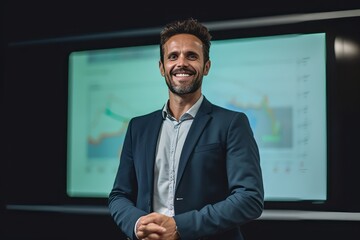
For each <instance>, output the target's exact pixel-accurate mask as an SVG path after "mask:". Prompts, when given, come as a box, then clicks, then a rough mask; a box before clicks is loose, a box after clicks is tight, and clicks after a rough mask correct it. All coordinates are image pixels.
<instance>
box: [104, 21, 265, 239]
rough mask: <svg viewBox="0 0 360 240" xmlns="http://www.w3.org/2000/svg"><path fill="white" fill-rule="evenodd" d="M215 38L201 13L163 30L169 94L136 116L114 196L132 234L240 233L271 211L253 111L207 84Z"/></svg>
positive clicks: (119, 217) (117, 213) (116, 211)
mask: <svg viewBox="0 0 360 240" xmlns="http://www.w3.org/2000/svg"><path fill="white" fill-rule="evenodd" d="M210 40H211V35H210V33H209V31H208V29H207V28H206V27H205V26H204V25H202V24H201V23H199V22H198V21H197V20H194V19H186V20H183V21H175V22H172V23H169V24H168V25H166V26H165V27H164V29H163V30H162V32H161V34H160V61H159V69H160V73H161V75H162V76H163V77H164V78H165V82H166V84H167V86H168V89H169V99H168V101H167V102H166V103H165V104H164V106H163V108H162V109H160V110H157V111H154V112H152V113H149V114H147V115H144V116H139V117H135V118H133V119H132V120H131V121H130V123H129V126H128V130H127V134H126V137H125V142H124V145H123V150H122V154H121V157H120V164H119V168H118V172H117V175H116V178H115V181H114V186H113V189H112V191H111V193H110V195H109V209H110V212H111V215H112V216H113V218H114V221H115V222H116V224H117V225H118V226H119V228H120V229H121V231H123V232H124V233H125V234H126V235H127V236H128V239H147V240H151V239H167V240H171V239H183V240H192V239H214V240H215V239H226V240H240V239H243V236H242V234H241V231H240V227H241V225H242V224H245V223H247V222H249V221H251V220H254V219H256V218H258V217H259V216H260V215H261V213H262V211H263V203H264V190H263V181H262V174H261V168H260V157H259V150H258V147H257V143H256V142H255V139H254V136H253V132H252V130H251V128H250V125H249V121H248V118H247V116H246V115H245V114H244V113H241V112H235V111H230V110H228V109H225V108H221V107H219V106H216V105H214V104H212V103H210V102H209V101H208V100H207V99H206V97H205V96H204V95H203V94H202V91H201V86H202V83H203V77H204V76H206V75H207V74H208V73H209V70H210V67H211V61H210V57H209V53H210V45H211V43H210ZM220 80H221V79H220Z"/></svg>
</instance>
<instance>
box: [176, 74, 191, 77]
mask: <svg viewBox="0 0 360 240" xmlns="http://www.w3.org/2000/svg"><path fill="white" fill-rule="evenodd" d="M175 76H177V77H188V76H190V75H189V74H186V73H178V74H176V75H175Z"/></svg>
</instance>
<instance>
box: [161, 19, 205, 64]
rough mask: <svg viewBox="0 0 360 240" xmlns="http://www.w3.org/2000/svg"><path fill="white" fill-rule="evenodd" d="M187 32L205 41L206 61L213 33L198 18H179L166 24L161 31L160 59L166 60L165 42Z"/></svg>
mask: <svg viewBox="0 0 360 240" xmlns="http://www.w3.org/2000/svg"><path fill="white" fill-rule="evenodd" d="M181 33H186V34H192V35H194V36H195V37H197V38H199V39H200V40H201V42H202V43H203V53H204V61H205V62H206V61H208V60H209V53H210V45H211V43H210V40H211V35H210V33H209V30H208V29H207V28H206V27H205V26H204V25H202V24H201V23H199V22H198V21H197V20H196V19H193V18H189V19H186V20H177V21H174V22H171V23H168V24H167V25H165V27H164V29H163V30H162V31H161V33H160V60H161V62H164V44H165V43H166V42H167V41H168V40H169V38H171V37H172V36H174V35H177V34H181Z"/></svg>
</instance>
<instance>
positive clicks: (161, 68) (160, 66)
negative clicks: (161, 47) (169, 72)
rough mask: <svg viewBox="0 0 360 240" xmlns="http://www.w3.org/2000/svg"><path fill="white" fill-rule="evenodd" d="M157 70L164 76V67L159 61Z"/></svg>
mask: <svg viewBox="0 0 360 240" xmlns="http://www.w3.org/2000/svg"><path fill="white" fill-rule="evenodd" d="M159 70H160V73H161V76H164V75H165V70H164V65H163V64H162V62H161V60H160V61H159Z"/></svg>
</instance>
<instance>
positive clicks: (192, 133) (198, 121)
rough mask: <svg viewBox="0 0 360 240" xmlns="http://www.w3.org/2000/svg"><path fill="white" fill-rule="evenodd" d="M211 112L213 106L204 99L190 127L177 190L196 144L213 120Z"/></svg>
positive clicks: (181, 159) (183, 152)
mask: <svg viewBox="0 0 360 240" xmlns="http://www.w3.org/2000/svg"><path fill="white" fill-rule="evenodd" d="M209 112H211V104H210V102H209V101H207V100H206V99H205V97H204V100H203V102H202V104H201V106H200V108H199V111H198V113H197V114H196V116H195V118H194V121H193V123H192V125H191V127H190V130H189V133H188V135H187V137H186V140H185V143H184V146H183V149H182V153H181V156H180V161H179V168H178V172H177V180H176V189H177V187H178V185H179V183H180V182H181V178H182V176H183V173H184V171H185V167H186V164H187V162H188V160H189V157H190V154H191V153H192V151H193V150H194V148H195V146H196V143H197V141H198V139H199V137H200V135H201V133H202V132H203V130H204V129H205V127H206V125H207V123H208V121H209V120H210V119H211V116H210V115H209Z"/></svg>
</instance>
